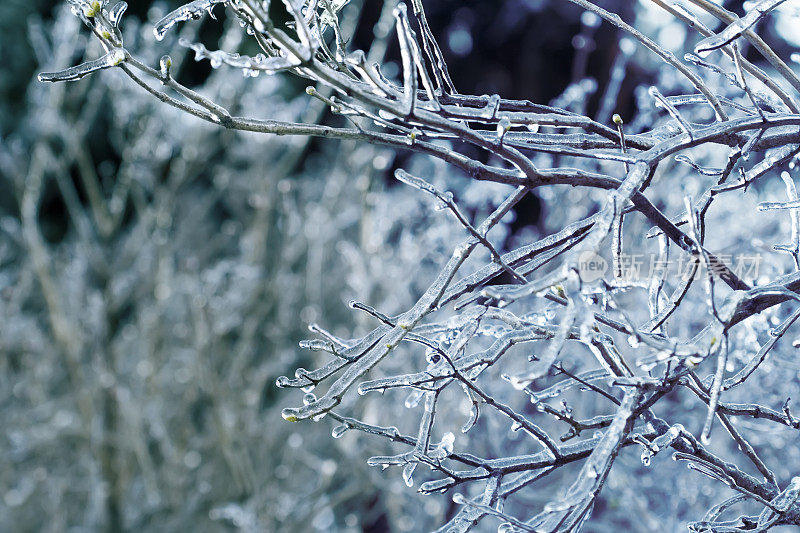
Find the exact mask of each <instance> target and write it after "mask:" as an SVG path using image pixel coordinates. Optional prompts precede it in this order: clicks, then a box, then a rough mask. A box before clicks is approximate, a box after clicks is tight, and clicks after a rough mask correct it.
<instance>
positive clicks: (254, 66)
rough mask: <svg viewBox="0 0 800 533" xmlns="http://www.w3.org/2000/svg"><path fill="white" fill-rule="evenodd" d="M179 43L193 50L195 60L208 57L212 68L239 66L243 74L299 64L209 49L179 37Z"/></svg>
mask: <svg viewBox="0 0 800 533" xmlns="http://www.w3.org/2000/svg"><path fill="white" fill-rule="evenodd" d="M180 45H181V46H185V47H187V48H191V49H192V50H194V54H195V56H194V59H195V61H202V60H203V59H208V61H209V62H210V63H211V67H212V68H219V67H221V66H222V65H228V66H231V67H234V68H240V69H242V71H243V72H244V74H245V75H247V76H251V77H255V76H257V75H258V73H259V72H260V71H266V72H275V71H278V70H285V69H287V68H293V67H296V66H298V65H299V62H297V61H292V60H290V59H289V58H286V57H267V56H265V55H264V54H257V55H255V56H253V57H250V56H246V55H239V54H236V53H230V52H226V51H224V50H209V49H208V48H206V47H205V45H204V44H202V43H193V42H191V41H187V40H186V39H181V40H180Z"/></svg>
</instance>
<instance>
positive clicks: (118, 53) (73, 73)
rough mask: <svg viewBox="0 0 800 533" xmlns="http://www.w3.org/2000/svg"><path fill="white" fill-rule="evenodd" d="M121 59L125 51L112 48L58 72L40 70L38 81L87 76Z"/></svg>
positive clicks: (116, 63) (70, 79)
mask: <svg viewBox="0 0 800 533" xmlns="http://www.w3.org/2000/svg"><path fill="white" fill-rule="evenodd" d="M123 61H125V51H124V50H122V49H121V48H114V49H113V50H111V51H110V52H108V53H107V54H106V55H104V56H103V57H101V58H99V59H95V60H94V61H87V62H86V63H81V64H80V65H77V66H74V67H70V68H67V69H64V70H59V71H58V72H42V73H41V74H39V76H38V78H39V81H50V82H56V81H75V80H79V79H81V78H83V77H85V76H88V75H89V74H91V73H92V72H97V71H98V70H103V69H107V68H111V67H116V66H117V65H119V64H120V63H122V62H123Z"/></svg>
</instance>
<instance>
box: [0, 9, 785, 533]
mask: <svg viewBox="0 0 800 533" xmlns="http://www.w3.org/2000/svg"><path fill="white" fill-rule="evenodd" d="M598 4H599V5H601V6H603V7H605V8H607V9H610V10H613V11H616V12H618V13H620V14H621V15H622V16H623V18H624V19H626V20H628V21H636V20H637V17H641V16H642V10H641V8H640V6H639V5H638V4H637V3H635V2H630V1H625V0H606V1H603V2H598ZM176 5H178V2H167V3H165V2H131V5H130V7H129V13H128V15H127V16H126V18H125V22H124V23H123V28H124V31H125V35H126V44H127V45H128V46H130V47H131V49H134V50H136V51H137V54H138V55H140V56H141V57H144V58H145V59H147V60H148V61H149V62H150V64H153V65H155V64H157V61H158V58H159V57H160V55H161V54H163V53H165V52H166V51H170V53H173V60H174V61H175V64H176V66H177V68H176V69H175V70H174V72H177V73H178V74H177V75H178V76H179V78H180V79H181V80H183V81H186V82H188V83H190V84H192V85H194V86H196V87H198V88H201V89H202V90H203V92H204V93H205V94H207V95H209V96H214V97H215V98H217V99H218V100H219V101H221V102H224V103H225V104H226V105H229V106H230V107H231V108H232V109H236V110H238V112H243V113H254V114H257V115H258V116H263V117H275V118H282V119H284V120H305V121H335V120H340V119H338V118H336V117H331V116H327V115H326V110H325V109H324V108H323V107H321V106H319V105H317V104H318V102H316V101H313V100H311V101H310V99H309V98H308V97H307V96H306V95H305V93H304V92H303V89H304V84H303V83H302V82H301V81H298V80H295V79H291V78H288V77H283V76H276V77H268V78H259V79H255V80H253V79H248V78H244V77H242V76H240V75H239V73H238V72H235V71H230V70H225V69H222V70H218V71H212V69H211V68H210V67H209V66H208V64H207V63H206V62H200V63H197V62H194V61H193V58H192V57H191V56H189V55H187V54H185V53H183V52H177V51H176V50H180V49H179V47H177V45H176V43H175V40H173V41H170V40H169V39H168V40H167V41H165V43H161V44H158V43H156V42H155V41H154V39H153V38H152V32H151V30H150V28H151V25H152V23H153V22H154V21H155V20H157V19H158V18H159V17H160V16H161V15H163V14H164V13H166V12H167V11H168V10H169V9H171V8H173V7H175V6H176ZM425 5H426V9H427V12H428V17H429V20H430V23H431V26H432V28H433V30H434V32H435V33H436V34H437V35H439V36H440V42H441V43H442V45H443V48H444V51H445V55H446V56H447V59H448V61H449V67H450V71H451V73H452V77H453V79H454V80H455V82H456V85H457V87H458V89H459V90H460V91H461V92H463V93H466V94H470V93H472V94H493V93H498V94H501V95H503V96H504V97H510V98H520V99H530V100H532V101H534V102H537V103H547V102H551V101H553V99H556V98H558V97H559V95H562V94H563V93H564V91H565V89H567V87H569V86H570V85H571V84H579V82H582V80H585V79H586V78H590V79H592V80H594V85H592V83H589V85H588V86H587V85H585V82H584V85H579V87H582V89H581V90H580V91H579V92H578V94H577V98H572V99H571V100H570V98H568V95H567V96H566V97H565V98H567V100H565V102H566V103H567V104H569V105H581V106H584V108H585V111H586V112H587V113H588V114H589V115H596V114H597V113H599V112H600V111H601V109H600V108H601V101H602V98H601V97H602V93H603V90H604V88H605V87H606V86H607V85H608V82H609V72H610V71H611V66H612V64H613V63H614V61H615V58H616V57H617V56H618V54H619V47H620V43H621V42H622V40H621V36H620V35H618V34H617V32H616V31H615V30H614V29H613V28H611V27H609V26H607V25H600V26H599V27H598V26H595V25H594V24H593V23H592V21H591V20H589V21H588V22H589V24H587V20H586V19H585V18H583V19H582V13H581V12H580V10H578V9H576V8H575V6H573V5H571V4H569V3H567V2H562V1H558V0H556V1H546V0H503V1H498V0H480V1H477V0H476V1H471V2H460V1H457V0H426V1H425ZM726 6H727V7H728V8H729V9H732V10H734V11H737V12H738V13H740V14H741V12H742V10H741V5H740V4H736V3H732V4H731V3H728V4H726ZM382 8H383V2H380V1H377V0H364V1H363V2H357V1H355V0H354V1H353V2H351V5H350V6H348V8H347V10H346V12H345V13H346V16H347V17H349V19H348V20H351V21H352V23H351V25H352V26H355V23H356V22H358V26H357V28H358V29H357V31H356V32H355V34H354V35H353V37H352V39H353V47H354V48H364V49H366V48H368V47H369V46H370V43H371V42H372V41H373V40H374V39H375V36H374V35H375V34H374V32H373V27H374V25H375V23H376V21H377V20H378V18H379V16H380V13H381V9H382ZM220 11H221V10H220ZM639 22H640V24H641V25H643V26H645V27H643V28H642V29H643V30H644V31H649V32H650V33H658V32H659V31H660V30H661V29H662V28H660V27H659V24H660V22H659V20H658V19H655V21H653V20H649V22H648V20H645V19H641V20H640V21H639ZM648 24H649V26H647V25H648ZM672 30H675V28H672ZM181 32H183V34H184V35H192V32H198V34H199V38H200V39H201V40H202V41H204V42H206V43H207V44H209V43H211V44H213V43H215V42H216V43H217V44H224V45H226V46H232V47H236V46H237V45H238V43H239V41H238V40H237V39H239V38H240V31H239V28H238V27H236V26H235V25H233V26H232V25H231V24H227V23H226V24H220V23H217V22H215V21H210V20H208V18H206V19H204V20H203V21H202V22H198V23H194V24H190V25H187V26H186V27H185V28H183V29H181ZM762 35H764V36H765V38H766V40H767V41H768V42H769V43H770V44H771V45H773V47H774V48H775V49H776V50H777V51H778V52H779V53H781V52H788V51H790V50H791V49H792V48H791V44H790V43H785V42H783V37H785V35H782V34H781V33H780V32H779V31H777V30H776V29H775V28H774V27H772V26H769V25H767V26H766V27H765V28H763V29H762ZM662 37H664V38H668V35H662ZM387 45H388V50H387V57H388V58H389V60H396V56H397V54H398V51H397V49H396V45H395V44H394V42H393V41H392V40H391V39H390V40H389V41H388V42H387ZM97 53H98V47H97V45H96V43H92V42H91V40H90V39H89V38H88V33H87V32H86V30H85V29H84V28H81V27H80V24H79V22H78V20H77V19H76V18H75V17H73V16H71V15H70V14H69V13H68V10H67V9H65V8H64V6H63V5H62V3H60V2H54V1H52V0H29V1H22V0H4V1H3V2H0V57H2V58H3V62H4V64H3V67H2V69H0V190H1V191H2V194H0V376H2V377H0V422H1V423H2V426H3V428H4V434H3V436H2V437H0V453H2V457H3V463H4V465H5V467H4V468H3V469H2V471H1V472H0V499H1V501H0V530H2V531H54V532H56V531H100V530H106V531H141V530H151V531H183V530H187V529H189V528H191V529H192V530H194V531H227V530H236V529H239V530H243V531H262V530H267V531H301V530H302V531H308V530H321V531H328V530H347V531H420V530H426V529H432V528H435V527H436V526H437V525H438V524H441V523H443V522H444V521H445V519H446V517H448V516H450V514H451V513H452V512H453V507H452V505H447V504H443V503H442V502H443V500H434V499H431V498H427V499H426V498H422V497H420V496H417V495H416V494H415V493H414V492H413V490H409V489H407V488H406V487H405V486H404V484H403V483H402V481H401V480H400V479H399V476H398V475H391V476H388V475H387V474H386V473H381V472H379V471H376V470H377V469H370V468H368V467H367V466H366V464H365V462H364V460H365V457H366V456H367V455H370V454H371V455H375V454H380V453H385V452H386V450H382V448H386V445H385V444H383V443H375V442H370V441H367V442H365V441H366V440H367V439H363V438H362V439H359V440H358V441H356V440H354V439H355V437H353V438H352V439H351V436H350V435H348V436H347V437H346V438H344V439H340V440H335V441H333V440H331V439H330V437H329V433H330V425H329V424H328V423H326V422H323V423H320V424H313V425H311V424H305V425H303V426H302V427H299V426H292V425H290V424H286V423H284V422H283V421H282V420H281V418H280V416H279V411H280V407H282V406H283V405H285V404H286V403H287V402H286V398H285V397H283V396H281V395H282V394H283V393H279V392H278V390H277V389H276V388H275V378H276V377H277V376H279V375H282V374H289V373H291V372H293V370H294V368H297V367H298V366H307V367H311V366H313V365H314V364H316V362H317V361H316V359H315V357H314V354H313V353H312V352H308V351H303V350H300V349H298V348H297V343H298V341H300V340H301V339H303V338H306V337H307V336H308V331H307V328H306V326H307V324H309V323H315V322H319V323H320V324H321V326H323V327H325V328H330V329H331V330H333V331H335V332H336V333H337V334H339V335H341V336H345V337H347V336H351V335H353V334H354V333H355V332H358V331H361V332H363V331H367V330H368V328H369V327H370V325H371V322H370V320H369V319H368V318H365V317H363V316H360V315H355V314H353V313H352V311H351V310H350V309H348V308H347V305H346V303H347V301H348V300H350V299H353V298H356V299H359V300H361V301H365V302H367V303H369V304H370V305H374V306H376V307H377V308H379V309H381V310H382V311H384V312H387V313H393V312H396V311H398V310H400V309H403V308H405V307H407V306H408V305H409V303H410V302H413V299H414V298H415V297H416V296H417V295H418V294H419V292H420V291H421V290H422V289H423V288H424V287H426V285H427V282H428V281H429V280H430V279H431V277H432V276H433V274H434V273H435V272H437V270H438V266H439V264H440V262H441V259H442V257H444V255H445V254H449V253H450V248H449V247H450V246H451V243H452V242H454V240H455V239H457V238H458V237H459V236H460V235H461V232H460V229H459V228H458V227H456V226H455V225H452V224H450V223H449V221H448V219H447V218H446V217H444V216H443V215H442V214H441V213H438V212H436V211H434V210H432V209H430V205H429V204H428V203H427V202H426V200H425V199H424V198H421V197H420V196H419V195H417V194H415V193H414V192H412V191H407V190H406V189H404V188H402V187H399V186H396V185H394V184H393V183H392V182H391V179H390V177H389V176H391V170H392V169H393V168H396V167H398V166H403V167H404V168H407V169H409V170H410V171H417V172H419V173H421V174H424V175H428V176H433V177H434V179H435V180H438V182H439V183H441V184H444V183H445V181H444V180H445V178H446V179H447V181H446V187H447V188H448V189H450V190H453V191H454V192H455V193H456V195H457V199H458V200H459V202H460V204H461V205H462V207H464V208H465V209H466V210H467V211H468V212H469V213H470V214H471V215H472V216H475V217H478V216H480V215H483V214H485V213H486V212H487V210H488V209H489V208H491V206H492V205H493V203H494V204H496V202H497V201H498V200H499V194H498V193H499V192H500V191H501V189H498V188H496V187H493V186H491V185H488V184H480V183H471V182H469V181H468V180H466V179H464V178H460V177H459V176H452V175H448V171H447V169H444V168H441V167H440V166H439V165H438V164H436V163H433V162H431V161H428V160H426V159H424V158H420V157H417V156H410V155H408V154H402V153H394V152H392V151H389V150H386V149H383V148H380V147H371V146H358V145H353V144H348V143H345V142H332V141H319V140H309V139H300V138H274V137H263V136H262V137H259V136H256V135H249V134H245V133H236V132H230V131H225V130H221V129H218V128H215V127H213V126H211V125H208V124H203V123H200V122H199V121H197V120H195V119H193V118H190V117H187V116H184V115H182V114H181V113H179V112H177V111H175V110H173V109H171V108H167V107H166V106H164V105H162V104H160V103H159V102H157V101H155V100H154V99H153V98H151V97H149V96H148V95H146V94H144V93H143V91H141V90H140V89H139V88H137V87H135V86H133V84H132V83H130V81H129V80H127V79H125V78H124V77H123V76H122V75H121V73H118V72H104V73H101V74H100V75H94V76H91V77H89V78H87V79H85V80H82V81H80V82H78V83H74V84H63V85H55V86H52V85H48V86H45V85H42V84H39V83H37V82H36V81H35V79H34V75H35V73H36V72H38V71H41V70H55V69H59V68H64V67H66V66H68V65H71V64H76V63H77V62H78V61H81V60H83V58H93V57H96V55H97ZM658 76H659V69H658V65H657V64H655V63H654V62H653V61H652V59H651V58H647V57H646V56H645V57H641V58H637V60H636V61H632V62H631V63H630V65H629V68H628V69H627V75H626V77H625V80H624V82H623V85H622V89H621V91H620V96H619V98H618V99H616V101H615V107H614V109H613V111H614V112H619V113H621V114H623V116H625V117H626V119H627V118H628V117H633V116H634V115H635V114H636V113H637V100H636V89H637V87H640V86H642V85H649V84H651V83H654V82H655V81H656V80H657V79H658ZM581 91H583V92H581ZM583 96H586V98H583ZM578 101H580V102H579V103H576V102H578ZM563 102H564V101H562V103H563ZM606 111H607V110H606ZM548 205H552V204H548ZM590 208H591V207H587V209H590ZM550 209H551V210H552V207H551V208H550ZM549 215H552V212H549V211H548V208H547V205H543V203H542V202H540V201H539V200H537V198H536V197H532V198H531V199H530V200H526V201H525V202H523V203H522V204H520V206H519V207H518V208H517V210H516V213H515V216H514V217H512V218H510V219H509V220H508V222H507V224H506V225H505V226H503V227H502V228H500V230H499V231H498V235H496V236H495V237H496V238H497V239H498V240H499V241H500V242H501V244H502V243H506V244H508V243H513V242H514V241H515V239H518V238H520V235H524V234H526V232H527V234H530V233H534V234H538V233H540V232H544V231H545V230H546V229H547V228H549V227H550V226H556V227H557V226H558V224H559V223H560V222H561V220H562V218H559V217H558V216H557V215H553V219H552V221H548V219H547V217H548V216H549ZM504 248H507V246H504ZM344 407H346V408H352V409H358V410H359V412H360V413H361V416H362V417H364V418H365V419H370V416H372V419H374V420H375V421H376V422H377V421H380V418H379V417H378V416H377V415H378V412H379V410H381V409H385V406H382V405H381V404H379V403H376V402H375V401H373V400H371V399H362V400H361V401H360V402H359V403H358V405H356V406H354V405H346V406H344ZM370 413H372V415H371V414H370ZM356 442H358V445H355V444H356ZM359 446H363V447H367V448H368V449H369V453H367V452H364V448H360V447H359ZM786 453H787V456H786V457H785V458H784V459H785V460H786V461H798V458H797V457H794V456H792V457H789V456H790V455H791V454H794V455H797V453H798V452H797V450H796V449H793V450H789V451H787V452H786ZM610 483H611V490H612V494H615V496H612V497H611V498H610V499H609V500H607V501H605V502H603V503H602V504H601V505H600V506H599V507H598V509H597V510H596V511H595V514H596V515H597V516H604V517H606V518H607V519H606V520H602V521H600V522H599V523H600V524H607V525H608V527H609V530H610V528H611V527H623V528H628V530H635V527H637V526H635V525H633V524H632V523H631V522H628V521H626V520H627V519H628V517H626V511H625V508H628V509H630V508H631V505H633V506H634V507H636V508H637V509H638V508H639V507H641V508H643V509H644V508H647V507H648V506H649V505H653V502H652V501H650V502H648V501H647V498H648V497H650V498H658V497H659V494H660V492H659V489H658V487H651V488H652V489H653V492H652V493H651V494H650V495H649V496H645V495H642V494H636V493H635V491H632V490H630V489H626V487H625V486H624V485H625V483H622V482H620V481H619V480H615V479H612V480H611V482H610ZM661 489H663V490H666V487H662V488H661ZM614 490H617V492H616V493H613V491H614ZM623 496H624V497H626V498H631V499H632V500H628V503H626V504H625V505H622V504H621V503H620V498H622V497H623ZM711 496H712V494H709V493H708V491H707V492H705V493H703V492H699V493H693V492H692V493H689V492H687V493H685V494H681V497H682V498H683V500H681V501H683V502H684V507H685V508H681V509H667V510H665V509H662V508H659V509H658V512H662V511H664V512H667V513H671V518H670V519H669V521H666V522H662V523H661V525H664V524H666V525H665V526H664V527H665V529H664V530H675V528H677V527H678V525H679V524H681V523H683V522H684V521H685V520H686V519H687V518H697V517H696V516H693V515H692V512H693V508H692V504H693V503H698V505H703V504H705V503H706V502H705V501H696V500H704V499H706V500H707V499H708V498H710V497H711ZM664 497H665V498H666V497H667V496H666V495H664ZM631 501H632V502H633V503H630V502H631ZM670 501H672V500H670ZM420 510H421V511H420ZM656 514H657V513H656ZM665 520H666V519H665ZM642 523H646V524H649V525H652V524H653V522H652V521H651V522H647V521H644V522H636V524H638V526H641V524H642ZM655 524H656V527H659V526H658V524H659V522H657V521H656V522H655ZM593 527H594V526H593ZM597 527H598V528H601V529H597V531H600V530H602V527H603V526H597ZM648 527H649V526H648Z"/></svg>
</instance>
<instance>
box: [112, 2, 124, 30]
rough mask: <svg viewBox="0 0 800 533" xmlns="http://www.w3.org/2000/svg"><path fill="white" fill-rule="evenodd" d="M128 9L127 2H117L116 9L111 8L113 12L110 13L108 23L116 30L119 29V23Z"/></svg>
mask: <svg viewBox="0 0 800 533" xmlns="http://www.w3.org/2000/svg"><path fill="white" fill-rule="evenodd" d="M127 9H128V3H127V2H117V3H116V4H115V5H114V7H112V8H111V11H109V12H108V21H109V22H110V23H111V25H112V26H114V27H115V28H118V27H119V21H120V20H121V19H122V15H124V14H125V10H127Z"/></svg>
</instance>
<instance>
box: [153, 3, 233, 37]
mask: <svg viewBox="0 0 800 533" xmlns="http://www.w3.org/2000/svg"><path fill="white" fill-rule="evenodd" d="M227 1H228V0H194V1H193V2H189V3H188V4H184V5H182V6H181V7H179V8H178V9H176V10H174V11H172V12H171V13H169V14H168V15H167V16H165V17H164V18H162V19H161V20H159V21H158V22H157V23H156V25H155V27H154V28H153V35H155V36H156V39H157V40H159V41H161V40H162V39H164V36H165V35H166V34H167V32H168V31H169V29H170V28H172V27H173V26H174V25H175V24H178V23H180V22H185V21H187V20H194V19H199V18H200V17H202V16H203V12H205V11H207V12H209V13H211V10H212V9H213V7H214V6H215V5H216V4H224V3H225V2H227Z"/></svg>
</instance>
